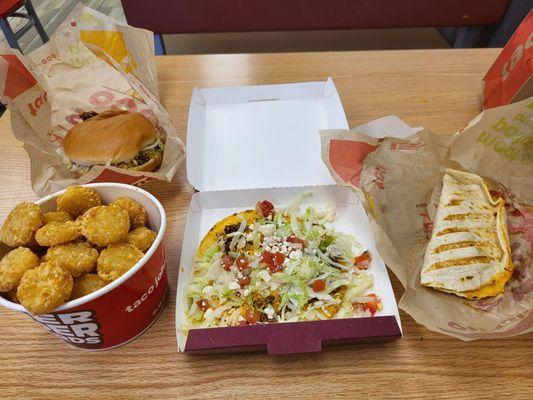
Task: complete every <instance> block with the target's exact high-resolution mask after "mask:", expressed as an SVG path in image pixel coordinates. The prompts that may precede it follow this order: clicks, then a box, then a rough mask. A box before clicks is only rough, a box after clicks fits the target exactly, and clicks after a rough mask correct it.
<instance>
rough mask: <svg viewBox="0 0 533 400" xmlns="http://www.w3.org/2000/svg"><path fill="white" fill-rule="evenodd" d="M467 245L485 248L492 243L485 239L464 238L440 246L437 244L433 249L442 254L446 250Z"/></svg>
mask: <svg viewBox="0 0 533 400" xmlns="http://www.w3.org/2000/svg"><path fill="white" fill-rule="evenodd" d="M466 247H476V248H478V249H484V248H489V247H490V243H489V242H484V241H475V240H464V241H461V242H455V243H446V244H441V245H440V246H437V247H436V248H435V249H433V254H440V253H442V252H444V251H448V250H453V249H464V248H466Z"/></svg>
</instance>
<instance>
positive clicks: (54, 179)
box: [0, 4, 185, 195]
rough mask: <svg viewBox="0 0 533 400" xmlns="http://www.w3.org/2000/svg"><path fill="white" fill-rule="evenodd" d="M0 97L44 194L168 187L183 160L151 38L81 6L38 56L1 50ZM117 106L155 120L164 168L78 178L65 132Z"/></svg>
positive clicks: (103, 170)
mask: <svg viewBox="0 0 533 400" xmlns="http://www.w3.org/2000/svg"><path fill="white" fill-rule="evenodd" d="M0 91H1V94H2V98H1V100H2V102H3V103H4V104H6V105H7V107H8V108H9V110H10V113H11V126H12V130H13V133H14V135H15V136H16V137H17V139H19V140H20V141H22V142H23V143H24V148H25V149H26V151H27V152H28V155H29V157H30V160H31V182H32V187H33V189H34V190H35V191H36V192H37V193H38V194H39V195H44V194H48V193H52V192H55V191H57V190H60V189H62V188H64V187H66V186H68V185H72V184H82V183H89V182H104V181H107V182H109V181H112V182H122V183H129V184H141V183H143V182H145V181H147V180H151V179H160V180H165V181H170V180H172V177H173V176H174V175H175V173H176V171H177V169H178V167H179V166H180V164H181V162H182V161H183V159H184V157H185V147H184V145H183V143H182V141H181V140H180V139H179V137H178V134H177V132H176V130H175V128H174V125H173V122H172V120H171V118H170V116H169V114H168V113H167V112H166V110H165V109H164V108H163V107H162V106H161V104H160V103H159V101H158V96H157V71H156V66H155V57H154V48H153V35H152V33H151V32H149V31H146V30H143V29H138V28H133V27H130V26H128V25H124V24H122V23H120V22H119V21H116V20H114V19H113V18H110V17H107V16H105V15H104V14H101V13H99V12H97V11H94V10H92V9H90V8H88V7H85V6H83V5H82V4H80V5H78V6H77V7H76V8H75V9H74V10H73V11H72V13H71V14H70V15H69V16H68V17H67V18H66V20H65V21H64V22H63V24H62V25H61V26H60V27H59V28H58V29H57V31H56V33H55V34H54V36H53V37H52V38H51V40H50V41H49V42H48V43H46V44H45V45H43V46H42V47H40V48H39V49H37V50H36V51H34V52H32V53H30V54H28V55H26V56H22V55H21V54H20V53H19V52H17V51H14V50H11V49H8V48H3V49H0ZM113 108H119V109H125V110H129V111H136V112H140V113H142V114H143V115H145V116H146V117H147V118H148V119H150V120H151V121H152V123H153V124H154V126H155V127H156V130H157V131H158V133H159V135H160V136H161V137H162V138H163V139H164V141H165V151H164V155H163V162H162V164H161V167H160V168H159V169H158V170H156V171H155V172H141V171H133V170H126V169H120V168H115V167H111V166H93V167H92V168H91V169H90V171H89V172H87V173H85V174H84V175H82V176H81V177H80V178H77V175H76V173H75V172H73V171H72V169H71V167H72V164H71V163H70V160H69V159H68V157H67V156H66V155H65V154H64V152H63V148H62V142H63V138H64V136H65V134H66V132H67V131H68V130H69V129H70V128H71V127H72V126H74V125H75V124H76V123H78V122H80V121H81V118H80V116H79V114H81V113H82V112H84V111H96V112H102V111H105V110H109V109H113Z"/></svg>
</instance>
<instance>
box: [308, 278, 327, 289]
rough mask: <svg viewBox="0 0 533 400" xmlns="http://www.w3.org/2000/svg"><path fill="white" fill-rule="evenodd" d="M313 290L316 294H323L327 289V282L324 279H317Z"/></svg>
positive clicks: (313, 284)
mask: <svg viewBox="0 0 533 400" xmlns="http://www.w3.org/2000/svg"><path fill="white" fill-rule="evenodd" d="M311 288H312V289H313V291H315V292H322V291H323V290H324V289H325V288H326V281H325V280H324V279H317V280H315V281H313V283H312V284H311Z"/></svg>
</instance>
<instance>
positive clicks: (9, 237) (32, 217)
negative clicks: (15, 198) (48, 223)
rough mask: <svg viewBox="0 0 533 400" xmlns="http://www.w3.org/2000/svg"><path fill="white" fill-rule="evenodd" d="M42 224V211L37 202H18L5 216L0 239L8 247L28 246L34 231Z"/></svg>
mask: <svg viewBox="0 0 533 400" xmlns="http://www.w3.org/2000/svg"><path fill="white" fill-rule="evenodd" d="M42 225H43V213H42V211H41V209H40V207H39V206H38V205H37V204H34V203H29V202H23V203H20V204H18V205H17V206H16V207H15V208H14V209H13V210H11V212H10V213H9V215H8V216H7V218H6V220H5V221H4V224H3V225H2V228H1V229H0V239H1V240H2V242H4V243H5V244H7V245H8V246H10V247H18V246H28V245H30V244H31V243H32V241H33V238H34V236H35V232H36V231H37V229H39V228H40V227H41V226H42Z"/></svg>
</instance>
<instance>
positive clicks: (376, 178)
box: [372, 165, 387, 189]
mask: <svg viewBox="0 0 533 400" xmlns="http://www.w3.org/2000/svg"><path fill="white" fill-rule="evenodd" d="M386 172H387V170H386V169H385V167H384V166H383V165H376V166H375V167H374V174H373V179H372V182H373V183H375V184H376V186H377V187H378V188H380V189H384V188H385V173H386Z"/></svg>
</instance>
